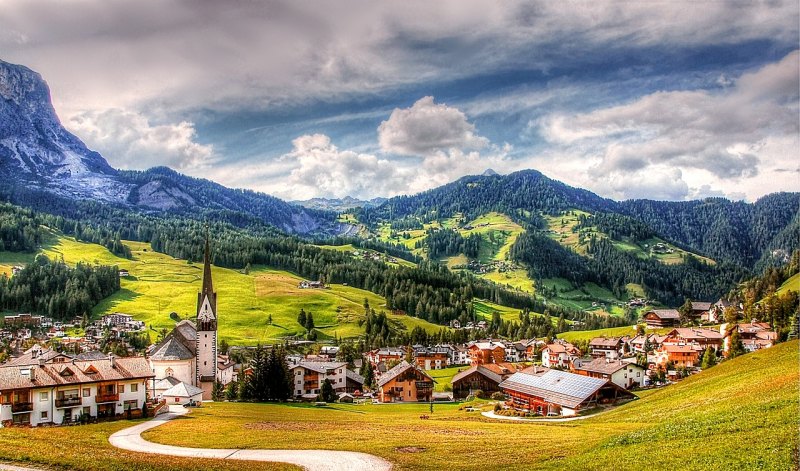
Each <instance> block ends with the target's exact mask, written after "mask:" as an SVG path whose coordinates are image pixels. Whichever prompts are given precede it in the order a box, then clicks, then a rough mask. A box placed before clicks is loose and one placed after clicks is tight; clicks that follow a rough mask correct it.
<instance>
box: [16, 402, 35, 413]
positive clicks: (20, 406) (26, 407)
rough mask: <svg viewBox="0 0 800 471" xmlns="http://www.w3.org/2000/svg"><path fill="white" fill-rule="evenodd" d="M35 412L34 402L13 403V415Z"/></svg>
mask: <svg viewBox="0 0 800 471" xmlns="http://www.w3.org/2000/svg"><path fill="white" fill-rule="evenodd" d="M32 410H33V403H32V402H12V403H11V413H12V414H18V413H20V412H30V411H32Z"/></svg>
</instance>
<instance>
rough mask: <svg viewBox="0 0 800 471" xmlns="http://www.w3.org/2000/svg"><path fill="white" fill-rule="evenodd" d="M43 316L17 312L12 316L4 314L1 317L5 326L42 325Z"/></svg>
mask: <svg viewBox="0 0 800 471" xmlns="http://www.w3.org/2000/svg"><path fill="white" fill-rule="evenodd" d="M42 320H44V316H33V315H31V314H30V313H28V314H17V315H14V316H6V317H5V318H4V319H3V324H4V325H5V326H6V327H39V326H40V325H42Z"/></svg>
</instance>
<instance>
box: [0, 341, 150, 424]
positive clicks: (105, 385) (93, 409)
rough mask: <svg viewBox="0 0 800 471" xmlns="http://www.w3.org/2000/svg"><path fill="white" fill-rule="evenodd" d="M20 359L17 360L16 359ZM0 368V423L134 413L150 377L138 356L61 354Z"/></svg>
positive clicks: (57, 421) (51, 421)
mask: <svg viewBox="0 0 800 471" xmlns="http://www.w3.org/2000/svg"><path fill="white" fill-rule="evenodd" d="M18 360H19V359H18ZM35 360H36V364H33V365H22V364H20V363H25V361H22V362H18V363H15V364H6V365H4V366H1V367H0V421H1V422H2V423H3V424H14V425H31V426H36V425H40V424H66V423H70V422H72V421H76V420H79V419H78V418H79V417H80V416H82V415H83V416H87V417H115V416H118V415H120V414H122V413H123V412H125V411H127V410H131V411H136V414H137V415H138V414H139V413H140V410H141V407H142V405H143V404H144V401H145V398H146V396H145V391H146V388H147V381H148V380H149V379H150V378H152V377H153V373H152V372H151V371H150V368H149V367H148V365H147V360H145V359H144V358H142V357H131V358H116V357H114V356H108V357H107V358H104V359H102V360H86V361H80V360H75V359H72V358H69V357H67V356H65V355H62V354H55V355H52V354H47V355H45V356H42V357H38V358H35Z"/></svg>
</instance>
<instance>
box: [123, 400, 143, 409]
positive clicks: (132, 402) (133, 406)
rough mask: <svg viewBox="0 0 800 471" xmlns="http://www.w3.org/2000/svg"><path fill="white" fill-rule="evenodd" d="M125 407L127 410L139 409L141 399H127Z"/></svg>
mask: <svg viewBox="0 0 800 471" xmlns="http://www.w3.org/2000/svg"><path fill="white" fill-rule="evenodd" d="M123 408H124V409H125V410H132V409H138V408H139V401H137V400H136V399H132V400H130V401H125V403H124V407H123Z"/></svg>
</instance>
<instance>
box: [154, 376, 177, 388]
mask: <svg viewBox="0 0 800 471" xmlns="http://www.w3.org/2000/svg"><path fill="white" fill-rule="evenodd" d="M180 382H181V380H179V379H178V378H176V377H174V376H167V377H166V378H164V379H159V380H158V381H156V384H155V385H153V389H169V388H171V387H173V386H175V385H176V384H178V383H180Z"/></svg>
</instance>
